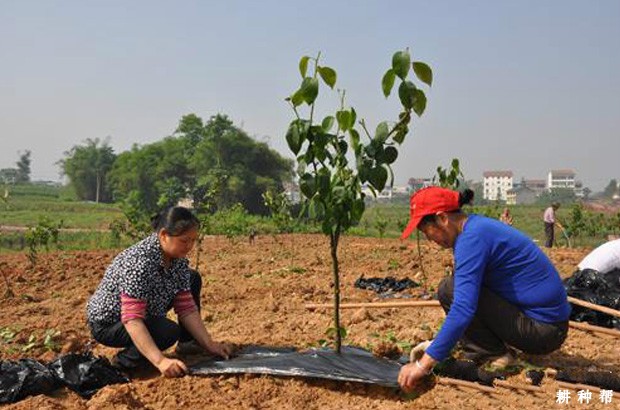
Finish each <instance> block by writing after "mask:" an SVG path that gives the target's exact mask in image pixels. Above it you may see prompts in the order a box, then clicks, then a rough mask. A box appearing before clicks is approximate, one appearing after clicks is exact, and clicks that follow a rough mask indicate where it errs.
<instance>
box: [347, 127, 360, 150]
mask: <svg viewBox="0 0 620 410" xmlns="http://www.w3.org/2000/svg"><path fill="white" fill-rule="evenodd" d="M349 139H350V140H351V146H352V147H353V149H354V150H355V149H357V147H358V146H359V145H360V134H359V132H357V131H356V130H354V129H350V130H349Z"/></svg>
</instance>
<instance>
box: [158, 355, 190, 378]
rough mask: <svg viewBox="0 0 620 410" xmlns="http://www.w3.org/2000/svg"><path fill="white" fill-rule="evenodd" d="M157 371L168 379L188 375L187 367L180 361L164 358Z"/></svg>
mask: <svg viewBox="0 0 620 410" xmlns="http://www.w3.org/2000/svg"><path fill="white" fill-rule="evenodd" d="M157 369H158V370H159V371H160V372H161V374H163V375H164V376H166V377H182V376H184V375H186V374H187V372H188V370H187V366H186V365H185V363H183V362H182V361H180V360H178V359H169V358H167V357H164V358H163V359H162V360H161V362H159V363H158V364H157Z"/></svg>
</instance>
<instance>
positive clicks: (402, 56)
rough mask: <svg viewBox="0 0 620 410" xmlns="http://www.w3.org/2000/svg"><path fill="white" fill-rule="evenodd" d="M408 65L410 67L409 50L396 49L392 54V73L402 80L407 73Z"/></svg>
mask: <svg viewBox="0 0 620 410" xmlns="http://www.w3.org/2000/svg"><path fill="white" fill-rule="evenodd" d="M409 67H411V55H409V51H397V52H396V53H394V55H393V56H392V70H394V74H396V75H397V76H399V77H400V79H401V80H404V79H405V78H406V77H407V74H408V73H409Z"/></svg>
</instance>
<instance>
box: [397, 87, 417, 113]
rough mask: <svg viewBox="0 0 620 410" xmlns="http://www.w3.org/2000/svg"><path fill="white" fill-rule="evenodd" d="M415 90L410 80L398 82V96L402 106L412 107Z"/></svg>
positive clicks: (415, 94)
mask: <svg viewBox="0 0 620 410" xmlns="http://www.w3.org/2000/svg"><path fill="white" fill-rule="evenodd" d="M416 90H417V88H416V86H415V84H413V83H412V82H411V81H403V82H402V83H400V87H398V97H399V98H400V102H401V104H402V105H403V107H405V108H407V109H411V108H413V105H414V103H415V100H416V97H417V93H416Z"/></svg>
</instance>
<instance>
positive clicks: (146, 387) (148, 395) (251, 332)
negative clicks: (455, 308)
mask: <svg viewBox="0 0 620 410" xmlns="http://www.w3.org/2000/svg"><path fill="white" fill-rule="evenodd" d="M588 252H589V249H553V250H551V251H549V256H550V257H551V259H552V261H553V262H554V263H555V265H556V266H557V268H558V270H559V271H560V273H561V275H562V276H563V277H566V276H569V275H570V274H571V273H572V272H573V271H574V270H575V267H576V265H577V263H578V262H579V261H580V260H581V258H582V257H583V256H585V255H586V254H587V253H588ZM116 253H117V251H97V252H54V253H49V254H42V255H41V256H40V262H39V264H38V265H37V266H36V267H35V268H29V262H28V261H27V258H26V256H25V255H18V254H3V255H0V269H2V271H3V272H4V274H5V276H6V278H7V280H8V283H9V284H10V287H11V291H12V293H13V295H12V296H11V295H10V294H8V293H5V292H6V291H7V286H6V283H4V280H3V279H2V278H0V280H1V281H2V282H0V296H1V295H4V296H3V297H2V299H0V307H1V310H2V316H1V317H0V331H2V330H3V329H6V328H9V329H10V330H12V331H13V332H15V333H16V336H15V337H13V338H8V339H7V338H4V337H3V336H2V333H0V354H1V358H2V359H16V358H21V357H34V358H37V359H39V360H43V361H48V360H52V359H54V358H55V357H56V356H57V355H58V354H60V353H66V352H79V351H82V350H84V349H85V348H86V347H87V346H88V345H89V344H91V340H90V334H89V332H88V329H87V326H86V324H85V305H86V301H87V300H88V298H89V296H90V294H91V293H92V292H93V291H94V289H95V288H96V286H97V284H98V283H99V281H100V279H101V277H102V275H103V272H104V270H105V268H106V266H107V265H108V264H109V263H110V261H111V260H112V258H113V257H114V256H115V255H116ZM423 254H424V255H423V266H424V272H426V275H427V277H428V280H427V281H426V284H425V286H424V288H419V289H413V290H410V291H408V292H404V293H407V294H410V295H411V296H412V297H414V298H420V297H423V296H425V295H426V296H427V295H428V294H432V293H433V292H434V291H435V289H436V288H437V285H438V284H439V282H440V280H441V279H442V278H443V277H444V276H445V275H446V273H447V272H450V270H451V269H452V256H451V253H450V252H449V251H445V250H440V249H438V248H436V247H433V246H423ZM339 256H340V261H341V266H340V268H341V286H342V290H341V294H342V301H343V302H369V301H376V300H379V299H378V298H377V297H376V295H375V294H374V293H372V292H370V291H366V290H360V289H356V288H354V287H353V283H354V282H355V280H356V279H357V278H358V277H359V276H360V275H365V276H366V277H371V276H380V277H384V276H394V277H396V278H398V279H402V278H405V277H410V278H412V279H415V280H421V279H423V275H422V269H421V266H420V263H419V259H418V251H417V248H416V246H415V243H414V242H413V241H412V242H401V241H399V240H396V239H381V240H380V239H375V238H358V237H344V238H343V239H342V241H341V248H340V253H339ZM201 259H202V261H204V262H203V263H201V266H200V267H199V270H200V272H201V274H202V278H203V290H202V317H203V319H204V321H205V323H206V325H207V327H208V329H209V331H210V332H211V334H212V335H213V336H214V338H216V339H217V340H225V341H228V342H232V343H236V344H261V345H273V346H295V347H297V348H300V349H303V348H305V347H308V346H317V345H318V343H319V341H320V340H322V339H326V336H325V331H326V330H327V329H328V328H329V327H331V314H330V313H329V312H328V311H315V312H310V311H308V310H306V309H305V308H304V304H305V303H309V302H322V303H323V302H324V303H327V302H331V298H332V289H331V287H330V286H331V283H332V279H331V278H332V274H331V259H330V256H329V243H328V240H327V239H326V238H325V237H323V236H320V235H282V236H277V237H272V236H265V237H258V238H257V239H256V241H255V243H254V244H249V243H248V242H247V241H244V240H239V241H236V242H233V241H230V240H229V239H226V238H224V237H210V238H207V239H206V240H205V242H204V243H203V253H202V256H201ZM2 262H4V263H2ZM443 316H444V315H443V312H442V311H441V309H438V308H433V307H431V308H400V309H395V308H392V309H360V310H343V311H342V317H343V319H342V321H343V324H344V325H345V326H346V327H347V331H348V336H347V339H346V343H348V344H353V345H358V346H362V347H365V348H370V349H373V348H374V349H375V350H377V349H379V350H380V349H382V348H385V347H386V346H385V343H386V342H388V341H391V342H394V340H396V341H398V342H404V343H405V342H406V343H410V344H413V345H415V344H416V343H418V342H420V341H422V340H426V339H428V338H431V337H432V336H433V334H434V332H435V331H437V329H438V328H439V326H440V324H441V322H442V320H443ZM46 331H48V332H49V333H53V334H55V336H54V337H53V338H52V341H51V343H48V344H47V346H45V345H44V344H43V340H44V338H45V333H46ZM56 331H58V333H55V332H56ZM31 335H34V346H32V344H31V346H28V343H29V341H32V340H30V337H31ZM94 352H95V353H96V354H100V355H105V356H108V357H111V356H112V355H113V353H114V349H110V348H107V347H104V346H101V345H94ZM170 354H172V353H170ZM521 358H522V359H524V360H527V361H528V362H529V363H531V364H533V365H536V366H540V367H554V368H575V367H578V368H583V369H588V368H592V369H611V370H613V371H614V372H616V373H617V372H618V371H619V370H620V344H619V343H618V342H617V340H615V339H614V337H613V336H607V335H595V334H591V333H588V332H583V331H580V330H572V329H571V330H570V332H569V337H568V340H567V341H566V343H565V344H564V346H563V347H562V349H561V350H559V351H557V352H555V353H553V354H551V355H549V356H540V357H536V356H526V355H521ZM198 359H199V358H198ZM194 360H196V359H194ZM522 378H523V376H522V375H515V376H512V377H511V378H509V381H510V382H511V383H513V384H518V383H523V381H522ZM542 387H543V389H544V393H542V394H533V393H529V392H520V391H514V390H508V389H503V388H498V394H496V395H486V394H482V393H480V392H478V391H475V390H471V389H457V388H454V387H449V386H445V385H436V386H435V387H434V388H431V389H428V390H426V391H420V392H418V393H419V394H418V395H417V397H415V398H413V399H412V398H408V397H404V396H403V395H402V394H400V393H399V392H398V391H396V390H394V389H388V388H382V387H377V386H367V385H361V384H356V383H338V382H330V381H321V380H303V379H292V378H275V377H267V376H250V375H244V376H226V377H223V376H222V377H190V376H186V377H184V378H181V379H166V378H163V377H160V376H159V375H157V374H153V373H150V374H148V373H145V374H144V375H141V376H139V377H138V378H136V379H134V380H133V381H132V382H131V383H129V384H126V385H115V386H108V387H106V388H104V389H102V390H101V391H100V392H99V393H97V394H96V395H95V396H94V397H93V398H92V399H90V400H84V399H82V398H80V397H79V396H77V395H76V394H75V393H73V392H70V391H69V390H67V389H60V390H58V391H57V392H56V393H55V394H54V395H53V396H52V397H48V396H36V397H30V398H27V399H25V400H23V401H21V402H19V403H16V404H13V405H8V406H5V408H12V409H31V408H41V409H138V408H148V409H164V408H165V409H170V408H188V409H206V408H209V409H211V408H213V409H219V408H221V409H224V408H225V409H230V408H243V409H262V408H278V409H281V408H282V409H342V408H346V409H406V408H417V409H456V408H460V409H470V408H476V409H487V408H489V409H491V408H493V409H496V408H502V409H524V408H526V409H530V408H532V409H533V408H536V409H538V408H554V407H556V406H559V405H558V404H556V393H557V390H558V386H557V385H556V384H555V382H554V381H553V380H545V381H543V385H542ZM583 406H586V407H587V408H592V409H595V408H605V409H609V408H620V399H616V398H614V399H613V401H612V403H611V404H601V403H600V402H599V398H598V393H596V392H593V394H592V400H591V402H590V403H589V404H585V403H583V404H581V403H579V402H578V396H577V392H576V391H573V392H571V399H570V404H569V405H568V406H566V405H562V406H561V407H567V408H582V407H583Z"/></svg>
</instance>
